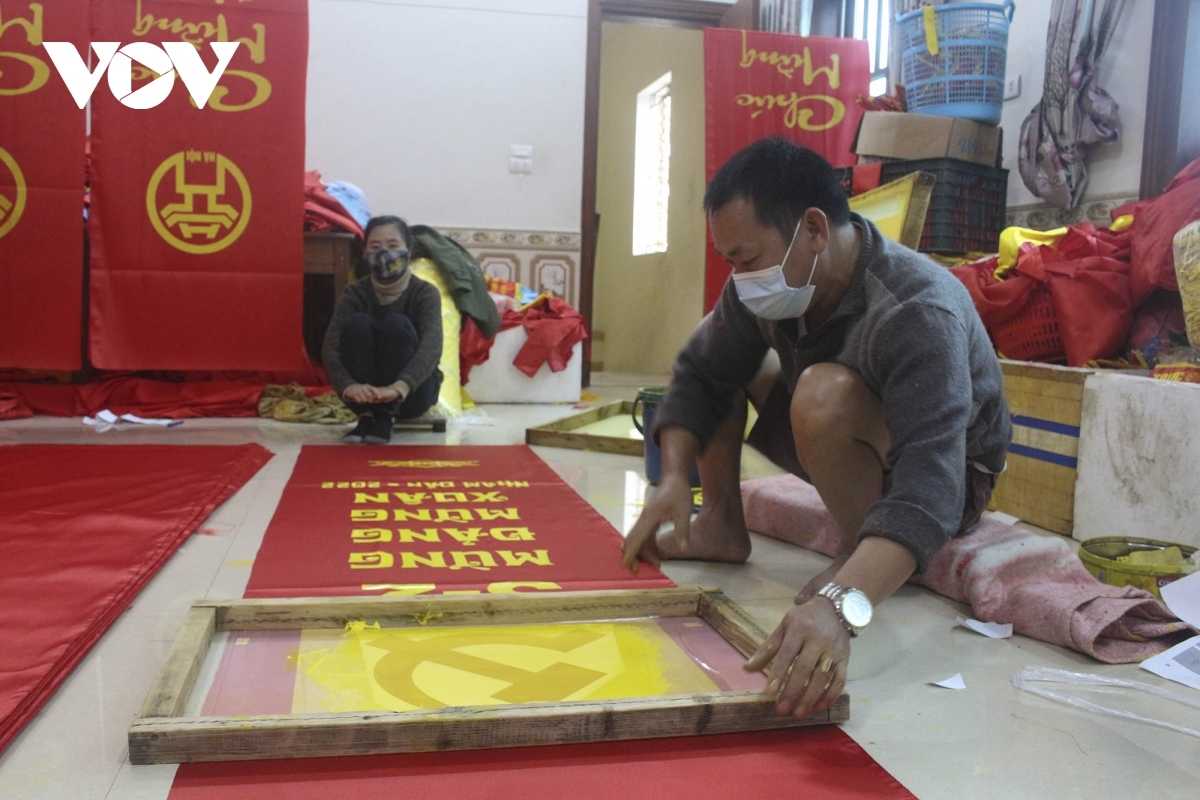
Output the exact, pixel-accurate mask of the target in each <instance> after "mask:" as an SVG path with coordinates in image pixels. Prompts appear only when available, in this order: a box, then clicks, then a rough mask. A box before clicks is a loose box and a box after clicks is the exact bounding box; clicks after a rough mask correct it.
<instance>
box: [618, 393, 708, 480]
mask: <svg viewBox="0 0 1200 800" xmlns="http://www.w3.org/2000/svg"><path fill="white" fill-rule="evenodd" d="M666 394H667V388H666V387H665V386H646V387H642V388H641V389H638V393H637V399H636V400H634V401H633V425H634V427H636V428H637V429H638V432H639V433H641V434H642V436H643V437H644V438H645V440H646V446H645V448H644V451H645V458H646V480H647V481H649V482H650V483H652V484H654V485H656V486H657V485H658V482H659V481H660V480H662V450H660V449H659V448H658V443H657V442H655V441H654V438H653V437H652V436H650V433H649V432H650V431H652V430H654V415H655V413H656V412H657V411H658V407H659V405H660V404H661V403H662V401H663V398H664V397H666ZM639 410H640V411H641V419H639V418H638V411H639ZM689 478H690V482H691V485H692V486H699V485H700V473H699V472H697V470H696V466H695V465H694V464H693V465H692V472H691V475H689Z"/></svg>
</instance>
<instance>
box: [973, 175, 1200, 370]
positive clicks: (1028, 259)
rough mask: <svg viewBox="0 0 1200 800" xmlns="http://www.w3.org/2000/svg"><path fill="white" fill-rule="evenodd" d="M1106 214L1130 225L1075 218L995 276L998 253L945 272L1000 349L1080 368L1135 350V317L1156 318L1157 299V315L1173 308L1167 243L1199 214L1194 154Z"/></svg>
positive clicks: (1199, 185) (1024, 357)
mask: <svg viewBox="0 0 1200 800" xmlns="http://www.w3.org/2000/svg"><path fill="white" fill-rule="evenodd" d="M1112 214H1113V218H1114V219H1119V218H1120V217H1123V216H1126V215H1130V216H1132V217H1133V224H1132V226H1130V227H1128V228H1125V229H1124V230H1122V231H1120V232H1116V231H1113V230H1110V229H1097V228H1096V227H1095V226H1094V225H1091V224H1090V223H1082V224H1079V225H1072V226H1071V227H1070V228H1068V230H1067V233H1066V235H1064V236H1063V237H1062V238H1061V239H1059V241H1058V242H1057V243H1056V244H1055V245H1054V246H1047V245H1036V244H1033V243H1025V244H1023V245H1021V247H1020V251H1019V254H1018V256H1017V262H1016V265H1015V266H1014V267H1013V269H1012V270H1010V271H1009V272H1008V273H1007V274H1006V275H1004V276H1003V277H1002V278H998V277H996V275H995V272H996V268H997V266H998V263H999V260H998V258H989V259H983V260H981V261H976V262H974V263H972V264H964V265H963V266H960V267H955V268H953V269H952V270H951V271H952V272H953V273H954V274H955V275H956V276H958V278H959V280H961V281H962V282H963V284H964V285H965V286H966V287H967V291H969V292H970V293H971V297H972V299H973V300H974V301H975V307H976V308H977V309H978V311H979V316H980V317H981V318H982V319H983V324H984V325H985V326H986V327H987V329H988V333H989V334H991V336H992V339H993V342H994V344H995V345H996V349H997V350H998V351H999V352H1000V353H1001V354H1002V355H1004V356H1006V357H1008V358H1016V359H1022V360H1028V361H1051V362H1055V361H1056V362H1065V363H1067V364H1069V365H1071V366H1074V367H1077V366H1082V365H1083V364H1084V363H1086V362H1088V361H1093V360H1098V359H1107V358H1111V357H1114V356H1117V355H1123V354H1125V352H1126V351H1128V350H1129V345H1131V344H1132V345H1134V346H1135V347H1136V345H1137V342H1136V341H1135V340H1136V339H1137V331H1136V329H1135V322H1137V321H1140V320H1141V319H1142V317H1143V316H1145V315H1151V316H1155V315H1157V316H1162V315H1163V313H1164V312H1163V311H1162V310H1161V308H1160V306H1162V305H1163V304H1164V303H1166V304H1167V305H1168V306H1169V308H1168V309H1167V312H1170V313H1174V312H1175V311H1176V310H1177V307H1179V306H1180V303H1179V298H1178V295H1177V294H1175V293H1176V292H1178V289H1179V284H1178V281H1177V279H1176V276H1175V261H1174V255H1173V252H1172V249H1171V242H1172V238H1173V237H1174V235H1175V233H1176V232H1177V231H1179V230H1180V229H1181V228H1183V227H1184V226H1186V225H1187V224H1188V223H1190V222H1192V221H1193V220H1197V219H1200V159H1197V160H1196V161H1193V162H1192V163H1191V164H1189V165H1188V166H1187V167H1185V168H1184V169H1183V171H1181V172H1180V173H1179V174H1178V175H1176V176H1175V178H1174V179H1173V180H1172V181H1171V183H1169V184H1168V185H1167V188H1166V189H1165V190H1164V191H1163V193H1162V194H1161V195H1159V196H1158V197H1154V198H1151V199H1149V200H1143V201H1140V202H1137V203H1132V204H1130V205H1127V206H1122V207H1121V208H1117V209H1115V210H1114V211H1113V212H1112ZM1175 316H1178V314H1175ZM1160 327H1161V326H1160ZM1131 330H1133V331H1134V335H1133V337H1132V338H1131ZM1123 346H1124V347H1123Z"/></svg>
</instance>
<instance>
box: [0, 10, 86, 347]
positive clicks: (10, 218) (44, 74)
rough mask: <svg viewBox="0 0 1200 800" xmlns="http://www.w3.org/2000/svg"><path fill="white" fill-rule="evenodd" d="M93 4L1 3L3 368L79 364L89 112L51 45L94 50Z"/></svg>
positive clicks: (0, 316)
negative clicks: (90, 45) (58, 67)
mask: <svg viewBox="0 0 1200 800" xmlns="http://www.w3.org/2000/svg"><path fill="white" fill-rule="evenodd" d="M90 14H91V0H54V2H46V0H43V2H32V1H31V0H0V367H17V368H20V369H54V370H71V369H79V367H80V366H81V364H80V362H81V353H80V350H81V342H80V329H81V326H82V322H81V317H82V304H83V299H82V298H83V182H84V153H83V147H84V136H85V134H86V128H85V122H84V115H83V111H81V110H80V109H79V108H78V107H77V106H76V105H75V103H74V102H72V100H71V95H70V93H69V92H68V91H67V89H66V87H65V86H64V85H63V83H62V81H61V80H59V78H58V76H57V75H56V74H55V72H54V64H53V63H52V62H51V60H50V58H49V56H47V54H46V51H45V49H44V48H43V47H42V42H44V41H64V42H72V43H74V44H75V45H76V46H78V47H79V48H80V49H82V48H84V47H86V46H87V41H88V35H89V18H90Z"/></svg>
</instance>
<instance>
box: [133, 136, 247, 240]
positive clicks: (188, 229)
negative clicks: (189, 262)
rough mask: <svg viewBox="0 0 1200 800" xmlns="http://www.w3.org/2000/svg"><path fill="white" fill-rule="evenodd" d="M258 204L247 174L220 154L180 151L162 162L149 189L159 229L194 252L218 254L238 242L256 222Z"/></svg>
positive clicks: (151, 210)
mask: <svg viewBox="0 0 1200 800" xmlns="http://www.w3.org/2000/svg"><path fill="white" fill-rule="evenodd" d="M168 176H170V177H171V180H166V179H167V177H168ZM252 207H253V200H252V197H251V194H250V184H249V183H248V182H247V181H246V176H245V175H244V174H242V171H241V170H240V169H238V167H237V165H236V164H234V163H233V162H232V161H230V160H229V159H228V158H226V157H225V156H223V155H221V154H220V153H212V152H201V151H197V150H189V151H186V152H185V151H180V152H178V153H176V154H175V155H173V156H171V157H170V158H168V159H167V160H166V161H164V162H162V163H161V164H159V165H158V169H156V170H155V171H154V174H153V175H152V176H151V177H150V185H149V186H148V187H147V188H146V213H147V214H149V215H150V224H151V225H153V226H154V230H156V231H158V235H159V236H161V237H162V238H163V240H164V241H166V243H167V244H169V245H171V246H172V247H174V248H175V249H177V250H182V251H183V252H185V253H191V254H193V255H209V254H211V253H217V252H220V251H221V250H224V249H225V248H226V247H229V246H230V245H231V244H233V243H234V242H236V241H237V240H238V239H239V238H240V237H241V235H242V234H243V233H244V232H245V231H246V226H247V225H249V224H250V211H251V209H252Z"/></svg>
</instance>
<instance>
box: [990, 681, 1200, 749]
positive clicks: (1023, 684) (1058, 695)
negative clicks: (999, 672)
mask: <svg viewBox="0 0 1200 800" xmlns="http://www.w3.org/2000/svg"><path fill="white" fill-rule="evenodd" d="M1035 682H1038V683H1058V684H1064V685H1067V686H1090V687H1095V686H1102V687H1117V688H1123V689H1133V690H1135V691H1140V692H1146V693H1148V694H1152V695H1155V696H1157V697H1162V698H1165V699H1167V700H1171V701H1173V702H1177V703H1182V704H1183V705H1186V706H1191V707H1192V708H1200V700H1197V699H1194V698H1192V697H1187V696H1185V695H1181V694H1176V693H1175V692H1170V691H1167V690H1166V689H1162V688H1159V687H1158V686H1154V685H1153V684H1149V683H1142V682H1140V681H1127V680H1122V679H1121V678H1110V677H1108V676H1105V675H1090V674H1088V673H1084V672H1069V671H1067V670H1065V669H1053V668H1051V667H1025V669H1023V670H1021V671H1020V672H1018V673H1017V674H1016V675H1013V677H1012V684H1013V686H1015V687H1017V688H1018V689H1021V690H1022V691H1026V692H1030V693H1031V694H1036V695H1037V696H1039V697H1044V698H1046V699H1047V700H1056V701H1058V702H1060V703H1066V704H1067V705H1072V706H1075V707H1076V708H1082V709H1083V710H1084V711H1092V712H1095V713H1097V714H1108V715H1110V716H1114V717H1123V718H1125V719H1132V720H1136V721H1138V722H1145V723H1146V724H1148V725H1155V726H1157V727H1159V728H1166V729H1167V730H1172V731H1175V732H1177V733H1184V734H1187V735H1188V736H1195V737H1196V738H1198V739H1200V731H1198V730H1194V729H1192V728H1185V727H1183V726H1182V725H1176V724H1175V723H1173V722H1167V721H1166V720H1160V719H1154V718H1152V717H1143V716H1142V715H1140V714H1134V713H1133V712H1131V711H1122V710H1120V709H1116V708H1108V707H1107V706H1102V705H1099V704H1097V703H1093V702H1092V701H1090V700H1084V699H1083V698H1081V697H1075V696H1073V695H1069V694H1066V693H1064V692H1056V691H1053V690H1051V689H1045V688H1042V687H1040V686H1034V685H1033V684H1034V683H1035Z"/></svg>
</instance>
